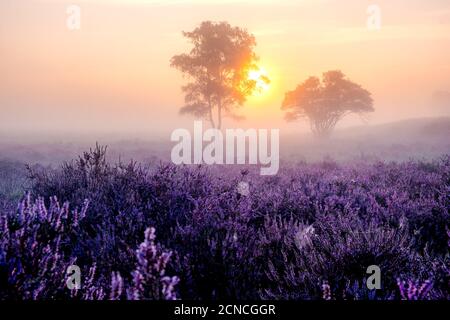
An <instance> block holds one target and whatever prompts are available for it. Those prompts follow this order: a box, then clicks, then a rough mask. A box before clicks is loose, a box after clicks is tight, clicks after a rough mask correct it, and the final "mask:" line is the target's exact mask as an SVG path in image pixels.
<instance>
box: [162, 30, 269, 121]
mask: <svg viewBox="0 0 450 320" xmlns="http://www.w3.org/2000/svg"><path fill="white" fill-rule="evenodd" d="M183 35H184V37H186V38H187V39H188V40H189V41H190V42H191V44H192V45H193V47H192V49H191V50H190V52H189V53H185V54H180V55H176V56H174V57H173V58H172V59H171V66H172V67H175V68H177V69H178V70H180V71H181V72H182V73H183V75H184V76H186V77H187V78H188V80H189V82H188V83H187V84H186V85H185V86H183V88H182V90H183V92H184V93H185V105H184V107H182V108H181V111H180V112H181V113H182V114H185V113H190V114H193V115H194V116H197V117H205V118H207V119H208V120H209V121H210V122H211V125H212V126H213V127H215V128H219V129H220V128H221V126H222V117H223V116H231V117H237V116H236V115H235V114H234V113H233V109H235V108H236V107H238V106H241V105H242V104H243V103H244V102H245V100H246V98H247V96H248V95H250V94H251V93H252V92H253V91H254V90H255V89H256V81H255V80H251V79H249V77H248V73H249V71H250V70H254V69H257V66H256V61H257V57H256V55H255V53H254V51H253V50H254V47H255V45H256V41H255V37H254V36H253V35H251V34H249V33H248V32H247V31H246V30H244V29H241V28H238V27H232V26H230V24H228V23H226V22H220V23H214V22H210V21H205V22H202V23H201V24H200V26H199V27H197V28H196V29H194V30H193V31H191V32H183ZM265 80H266V81H268V80H267V79H265Z"/></svg>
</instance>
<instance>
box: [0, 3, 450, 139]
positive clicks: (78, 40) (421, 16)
mask: <svg viewBox="0 0 450 320" xmlns="http://www.w3.org/2000/svg"><path fill="white" fill-rule="evenodd" d="M70 5H76V6H78V7H79V8H80V10H81V11H80V13H81V16H80V18H81V19H80V28H79V29H77V30H71V29H70V28H68V26H67V19H68V17H69V15H68V13H67V9H68V7H69V6H70ZM370 5H376V6H378V8H380V14H381V15H380V16H381V24H380V28H379V29H375V30H374V29H370V28H368V26H367V19H368V18H369V15H370V14H368V12H367V10H368V8H369V6H370ZM205 20H211V21H228V22H229V23H230V24H232V25H236V26H239V27H242V28H246V29H247V30H248V31H249V32H251V33H253V34H254V35H255V37H256V40H257V46H256V48H255V51H256V53H257V55H258V56H259V57H260V61H259V64H260V65H261V67H263V68H264V69H265V70H266V71H267V73H268V76H269V78H270V79H271V85H270V87H269V89H268V90H267V91H264V92H262V93H260V94H258V95H255V96H252V97H250V98H249V99H248V101H247V103H246V104H245V105H244V106H242V107H241V108H240V111H239V113H240V114H242V115H243V116H245V118H246V119H245V120H244V121H241V122H234V121H232V120H231V119H226V120H225V126H226V127H242V128H280V129H282V130H285V131H304V130H307V129H308V128H309V126H308V124H307V123H306V122H303V121H300V122H295V123H286V122H285V121H284V114H283V112H282V110H281V109H280V105H281V102H282V100H283V97H284V93H285V92H286V91H288V90H292V89H294V88H295V87H296V86H297V84H299V83H301V82H303V81H304V80H305V79H306V78H308V77H309V76H320V75H321V74H322V73H323V72H325V71H328V70H336V69H339V70H341V71H342V72H344V74H346V75H347V76H348V78H349V79H351V80H352V81H354V82H356V83H359V84H361V85H362V86H363V87H364V88H366V89H367V90H369V91H370V92H371V93H372V95H373V98H374V108H375V112H373V113H371V114H370V115H369V116H368V117H367V119H365V120H364V121H363V120H361V119H360V118H359V117H357V116H350V117H348V118H346V119H345V120H344V121H342V122H341V123H340V124H339V126H341V127H345V126H353V125H361V124H367V123H368V124H378V123H384V122H392V121H397V120H402V119H408V118H416V117H429V116H436V115H439V112H442V110H437V108H434V107H433V105H432V103H431V100H432V96H433V93H435V92H437V91H444V92H445V91H450V59H449V57H450V1H448V0H428V1H423V0H377V1H365V0H315V1H313V0H297V1H294V0H246V1H238V0H218V1H212V0H209V1H206V0H193V1H188V0H169V1H154V0H128V1H126V0H91V1H90V0H71V1H65V0H1V1H0V131H10V132H36V133H39V132H47V131H55V132H57V131H67V132H83V133H89V132H115V133H121V132H128V133H146V134H151V135H155V136H156V135H161V136H165V135H167V134H168V132H171V131H172V130H174V129H176V128H184V127H185V128H191V127H192V125H193V121H194V118H192V117H190V116H184V115H180V114H179V112H178V111H179V109H180V107H181V106H182V105H183V94H182V92H181V89H180V88H181V86H182V85H183V83H185V81H186V80H185V79H183V77H182V76H181V74H180V73H179V72H178V71H177V70H175V69H173V68H171V67H170V63H169V60H170V58H171V57H172V56H173V55H176V54H180V53H183V52H187V51H188V50H189V48H190V46H189V43H188V42H187V41H186V40H185V39H184V38H183V36H182V34H181V32H182V31H190V30H192V29H194V28H195V27H196V26H198V25H199V24H200V23H201V22H202V21H205Z"/></svg>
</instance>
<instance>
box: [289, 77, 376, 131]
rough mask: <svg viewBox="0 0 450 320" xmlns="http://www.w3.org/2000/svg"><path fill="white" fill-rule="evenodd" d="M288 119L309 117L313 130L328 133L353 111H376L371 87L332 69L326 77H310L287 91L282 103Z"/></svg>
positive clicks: (360, 113)
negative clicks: (364, 85) (363, 85)
mask: <svg viewBox="0 0 450 320" xmlns="http://www.w3.org/2000/svg"><path fill="white" fill-rule="evenodd" d="M281 108H282V109H283V110H286V111H287V112H286V119H287V120H288V121H292V120H297V119H299V118H307V119H308V120H309V122H310V126H311V130H312V132H313V133H314V134H315V135H317V136H322V137H323V136H328V135H329V134H330V133H331V131H332V130H333V128H334V127H335V125H336V123H337V122H338V121H339V120H341V119H342V118H343V117H345V116H346V115H348V114H350V113H357V114H359V115H363V114H364V113H366V112H372V111H374V109H373V99H372V97H371V94H370V92H369V91H367V90H365V89H363V88H362V87H361V86H360V85H358V84H356V83H354V82H352V81H350V80H348V79H347V78H346V77H345V75H344V74H343V73H342V72H341V71H328V72H325V73H324V74H323V75H322V81H321V80H320V79H318V78H317V77H310V78H308V79H307V80H306V81H305V82H303V83H302V84H300V85H298V86H297V88H296V89H295V90H293V91H289V92H287V93H286V95H285V98H284V101H283V104H282V107H281Z"/></svg>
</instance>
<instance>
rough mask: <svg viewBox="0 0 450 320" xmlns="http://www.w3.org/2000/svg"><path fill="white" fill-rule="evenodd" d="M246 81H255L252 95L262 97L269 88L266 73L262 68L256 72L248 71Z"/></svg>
mask: <svg viewBox="0 0 450 320" xmlns="http://www.w3.org/2000/svg"><path fill="white" fill-rule="evenodd" d="M248 79H249V80H253V81H255V83H256V84H255V89H256V90H255V91H254V93H253V95H257V96H259V95H262V94H263V93H265V92H266V91H268V90H269V88H270V80H269V77H268V75H267V71H266V69H264V68H259V69H258V70H250V72H249V73H248Z"/></svg>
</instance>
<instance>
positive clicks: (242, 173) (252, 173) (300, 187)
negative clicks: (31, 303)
mask: <svg viewBox="0 0 450 320" xmlns="http://www.w3.org/2000/svg"><path fill="white" fill-rule="evenodd" d="M106 152H107V151H106V149H105V148H103V147H97V148H94V149H92V150H91V151H89V152H85V153H84V154H82V155H81V156H80V157H79V158H78V159H76V160H73V161H69V162H65V163H64V164H63V165H59V166H42V165H33V166H28V167H26V166H25V165H23V164H21V163H17V162H12V161H2V166H1V175H0V177H1V178H0V180H1V184H0V185H1V186H2V188H1V190H0V201H1V202H0V204H1V207H0V211H1V214H0V236H1V237H0V299H2V300H5V299H6V300H11V299H14V300H21V299H88V300H91V299H95V300H96V299H132V300H136V299H137V300H142V299H187V300H216V299H256V300H260V299H277V300H278V299H288V300H304V299H315V300H317V299H333V300H334V299H336V300H341V299H350V300H353V299H358V300H359V299H363V300H367V299H376V300H387V299H408V300H416V299H446V300H447V299H449V298H450V292H449V288H450V285H449V281H450V269H449V261H448V259H449V245H450V230H449V227H450V219H449V218H450V217H449V208H450V205H449V200H450V199H449V194H450V158H449V155H448V154H447V155H443V156H441V157H436V158H435V159H434V160H426V161H425V160H424V161H418V160H411V161H399V162H388V161H385V162H383V161H373V162H365V161H362V160H361V161H347V162H344V163H341V162H336V161H334V160H332V159H331V158H326V159H325V160H322V161H315V162H310V163H307V162H304V161H297V162H295V163H291V164H289V165H287V164H284V165H283V166H281V169H280V171H279V173H278V174H277V175H275V176H260V175H259V171H258V170H257V169H256V168H255V167H251V166H228V167H220V166H205V165H199V166H176V165H173V164H171V163H168V162H165V161H160V162H159V163H156V164H151V165H150V164H149V165H146V164H140V163H136V162H118V163H113V162H111V161H107V160H106V154H107V153H106ZM71 265H76V266H79V268H80V271H81V274H82V283H83V285H82V287H81V289H76V288H75V289H72V290H70V289H68V288H67V286H66V278H67V275H66V270H67V268H68V267H69V266H71ZM369 266H377V267H379V270H380V272H381V288H380V289H376V290H369V289H368V286H367V284H366V282H367V279H368V277H369V276H370V273H367V268H368V267H369Z"/></svg>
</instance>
